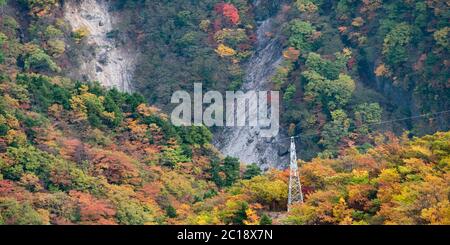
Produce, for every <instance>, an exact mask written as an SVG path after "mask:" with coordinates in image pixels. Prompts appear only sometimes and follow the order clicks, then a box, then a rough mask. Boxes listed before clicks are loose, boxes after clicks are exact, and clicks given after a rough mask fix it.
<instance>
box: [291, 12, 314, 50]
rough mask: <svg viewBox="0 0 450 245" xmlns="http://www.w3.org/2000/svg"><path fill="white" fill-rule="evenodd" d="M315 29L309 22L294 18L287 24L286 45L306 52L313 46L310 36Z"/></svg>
mask: <svg viewBox="0 0 450 245" xmlns="http://www.w3.org/2000/svg"><path fill="white" fill-rule="evenodd" d="M315 31H316V30H315V29H314V27H313V26H312V25H311V23H309V22H306V21H302V20H299V19H295V20H293V21H291V22H290V23H289V26H288V31H287V32H288V36H289V38H288V45H289V46H291V47H294V48H295V49H298V50H300V51H301V52H304V53H307V52H308V51H311V50H312V48H313V41H312V40H311V37H312V35H313V33H314V32H315Z"/></svg>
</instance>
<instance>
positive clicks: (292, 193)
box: [288, 137, 303, 211]
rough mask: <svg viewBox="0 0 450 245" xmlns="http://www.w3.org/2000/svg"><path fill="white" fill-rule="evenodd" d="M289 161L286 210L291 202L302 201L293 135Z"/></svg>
mask: <svg viewBox="0 0 450 245" xmlns="http://www.w3.org/2000/svg"><path fill="white" fill-rule="evenodd" d="M290 151H291V163H290V165H289V168H290V174H289V199H288V211H289V209H290V208H291V205H292V204H295V203H303V193H302V185H301V184H300V177H299V173H298V165H297V153H296V152H295V142H294V137H291V150H290Z"/></svg>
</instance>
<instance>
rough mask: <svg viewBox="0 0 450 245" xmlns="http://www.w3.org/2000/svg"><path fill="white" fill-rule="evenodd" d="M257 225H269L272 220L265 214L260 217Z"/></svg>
mask: <svg viewBox="0 0 450 245" xmlns="http://www.w3.org/2000/svg"><path fill="white" fill-rule="evenodd" d="M259 224H260V225H271V224H272V219H271V218H270V217H269V216H268V215H267V214H263V215H262V216H261V220H260V221H259Z"/></svg>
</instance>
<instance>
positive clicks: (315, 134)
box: [278, 110, 450, 141]
mask: <svg viewBox="0 0 450 245" xmlns="http://www.w3.org/2000/svg"><path fill="white" fill-rule="evenodd" d="M449 112H450V110H446V111H438V112H434V113H426V114H421V115H417V116H412V117H404V118H398V119H392V120H387V121H381V122H376V123H366V124H361V125H359V126H357V128H360V127H363V126H374V125H382V124H388V123H393V122H400V121H406V120H412V119H417V118H422V117H428V116H435V117H431V118H428V119H433V118H437V117H438V116H436V115H442V114H445V113H449ZM320 134H321V133H313V134H298V135H294V136H291V137H286V138H282V139H279V140H278V141H283V140H287V139H290V138H303V137H311V136H317V135H320Z"/></svg>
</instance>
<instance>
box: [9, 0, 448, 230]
mask: <svg viewBox="0 0 450 245" xmlns="http://www.w3.org/2000/svg"><path fill="white" fill-rule="evenodd" d="M449 8H450V6H449V5H448V3H446V2H445V1H431V0H426V1H425V0H405V1H388V0H386V1H381V0H379V1H353V0H340V1H326V0H323V1H322V0H296V1H281V0H277V1H269V0H260V1H247V0H232V1H225V2H223V1H218V0H205V1H186V0H173V1H156V2H155V1H146V0H118V1H107V0H65V1H59V0H18V1H13V0H8V1H6V0H0V13H1V15H0V224H124V225H127V224H450V203H449V196H450V175H449V173H450V171H449V170H450V133H449V132H448V130H449V116H448V115H449V114H450V113H446V112H448V110H449V104H448V103H449V101H450V100H449V99H450V98H449V96H450V83H449V81H450V80H449V74H450V72H449V64H450V63H449V55H448V52H449V42H448V37H449V31H450V27H449V24H448V23H450V21H449V17H450V16H449V13H450V11H449ZM195 82H201V83H202V84H203V88H204V90H205V91H206V90H218V91H220V92H223V91H225V90H238V89H243V90H248V89H257V90H279V91H280V97H281V98H282V102H281V107H282V108H281V113H280V115H281V122H280V123H281V129H280V132H281V133H280V134H279V136H277V137H275V138H272V139H264V138H261V137H259V136H258V132H257V131H258V130H257V129H255V128H251V127H243V128H228V129H224V130H223V129H221V128H217V127H213V128H207V127H204V126H192V127H175V126H173V125H172V124H171V122H170V118H169V116H168V115H169V114H170V110H171V109H172V107H173V106H174V105H172V104H170V97H171V95H172V93H173V92H174V91H176V90H178V89H186V90H187V91H192V90H193V83H195ZM427 134H428V135H427ZM289 136H296V143H297V153H298V158H299V159H301V160H299V161H298V165H299V171H300V180H301V183H302V187H303V188H302V190H303V192H304V194H305V202H304V203H301V204H295V205H293V206H292V207H291V208H290V211H289V212H286V210H287V199H288V179H289V171H288V170H286V169H285V166H287V163H288V159H287V157H288V153H289V152H288V147H287V146H288V143H289V142H288V140H286V137H289ZM228 155H230V156H228ZM236 157H238V158H236ZM252 163H253V164H252ZM261 168H263V170H265V171H264V172H262V170H261Z"/></svg>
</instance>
